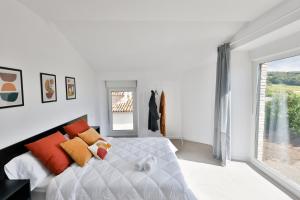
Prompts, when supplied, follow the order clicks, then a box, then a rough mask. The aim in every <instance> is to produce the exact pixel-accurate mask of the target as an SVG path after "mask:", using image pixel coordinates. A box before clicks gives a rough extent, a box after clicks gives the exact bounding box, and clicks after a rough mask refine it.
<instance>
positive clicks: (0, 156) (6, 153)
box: [0, 115, 87, 180]
mask: <svg viewBox="0 0 300 200" xmlns="http://www.w3.org/2000/svg"><path fill="white" fill-rule="evenodd" d="M79 119H85V120H86V121H87V115H83V116H81V117H79V118H76V119H73V120H71V121H69V122H66V123H64V124H61V125H59V126H57V127H54V128H52V129H50V130H47V131H44V132H42V133H40V134H37V135H35V136H32V137H30V138H27V139H25V140H22V141H20V142H18V143H16V144H13V145H10V146H8V147H5V148H4V149H1V150H0V180H2V179H5V177H6V175H5V172H4V165H5V164H6V163H8V162H9V161H10V160H11V159H13V158H14V157H16V156H18V155H21V154H23V153H25V152H27V151H28V150H27V149H26V148H25V146H24V145H25V144H28V143H31V142H34V141H36V140H39V139H41V138H43V137H46V136H48V135H51V134H53V133H55V132H56V131H60V132H61V133H63V134H65V131H64V130H63V127H64V126H66V125H68V124H70V123H72V122H74V121H77V120H79Z"/></svg>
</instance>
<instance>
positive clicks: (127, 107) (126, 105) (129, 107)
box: [112, 92, 133, 112]
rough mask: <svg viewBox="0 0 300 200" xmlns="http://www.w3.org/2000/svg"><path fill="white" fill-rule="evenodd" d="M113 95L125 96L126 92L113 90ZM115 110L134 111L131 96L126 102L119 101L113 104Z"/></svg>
mask: <svg viewBox="0 0 300 200" xmlns="http://www.w3.org/2000/svg"><path fill="white" fill-rule="evenodd" d="M112 95H113V96H124V92H112ZM112 111H113V112H132V111H133V100H132V99H131V98H129V99H128V100H127V101H126V102H122V101H121V102H117V103H114V104H113V105H112Z"/></svg>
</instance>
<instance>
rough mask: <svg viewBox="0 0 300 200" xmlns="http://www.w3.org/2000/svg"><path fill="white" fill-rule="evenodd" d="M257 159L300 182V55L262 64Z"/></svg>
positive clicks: (295, 181)
mask: <svg viewBox="0 0 300 200" xmlns="http://www.w3.org/2000/svg"><path fill="white" fill-rule="evenodd" d="M258 97H259V98H258V115H257V117H258V118H257V119H258V120H257V137H256V159H257V160H258V161H260V162H261V163H262V164H263V165H264V166H266V167H267V168H269V169H271V170H272V171H273V172H275V173H277V174H279V175H280V176H282V177H285V179H287V180H288V181H290V182H292V183H293V184H296V185H298V186H300V56H295V57H290V58H286V59H281V60H276V61H272V62H268V63H263V64H261V65H260V85H259V95H258Z"/></svg>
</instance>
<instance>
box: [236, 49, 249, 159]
mask: <svg viewBox="0 0 300 200" xmlns="http://www.w3.org/2000/svg"><path fill="white" fill-rule="evenodd" d="M251 69H252V65H251V61H250V58H249V54H248V52H239V51H232V53H231V120H232V121H231V148H232V149H231V150H232V152H231V153H232V158H233V159H238V160H248V159H249V157H250V145H251V143H250V141H251V140H250V138H251V128H252V127H251V126H252V123H251V119H252V118H251V117H252V111H253V110H252V109H253V107H252V100H253V98H252V95H253V94H252V91H253V90H252V70H251Z"/></svg>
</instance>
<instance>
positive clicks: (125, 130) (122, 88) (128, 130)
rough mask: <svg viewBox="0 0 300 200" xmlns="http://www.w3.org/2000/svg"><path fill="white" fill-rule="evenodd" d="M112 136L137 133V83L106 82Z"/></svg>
mask: <svg viewBox="0 0 300 200" xmlns="http://www.w3.org/2000/svg"><path fill="white" fill-rule="evenodd" d="M106 87H107V91H108V92H107V94H108V106H109V123H110V135H111V136H130V135H136V134H137V132H136V130H137V109H136V107H137V106H136V105H137V104H136V103H137V102H136V99H137V98H136V81H106Z"/></svg>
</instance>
